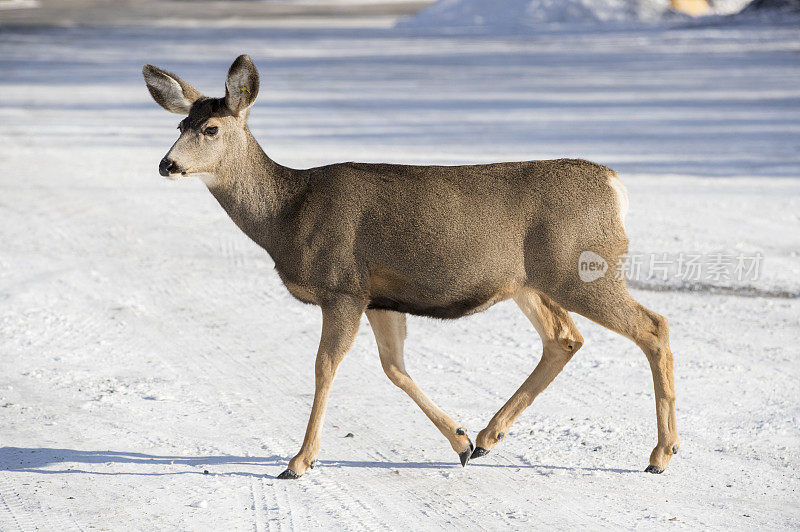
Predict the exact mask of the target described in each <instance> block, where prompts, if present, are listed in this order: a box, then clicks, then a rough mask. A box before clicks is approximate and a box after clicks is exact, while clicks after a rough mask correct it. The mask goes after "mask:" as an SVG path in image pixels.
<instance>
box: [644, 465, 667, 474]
mask: <svg viewBox="0 0 800 532" xmlns="http://www.w3.org/2000/svg"><path fill="white" fill-rule="evenodd" d="M644 472H645V473H653V474H655V475H660V474H661V473H663V472H664V470H663V469H661V468H660V467H658V466H654V465H652V464H651V465H649V466H647V468H646V469H645V470H644Z"/></svg>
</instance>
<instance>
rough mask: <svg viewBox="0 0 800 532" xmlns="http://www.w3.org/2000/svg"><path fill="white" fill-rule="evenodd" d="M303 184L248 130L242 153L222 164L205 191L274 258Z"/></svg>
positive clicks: (296, 173)
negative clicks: (270, 155) (286, 216)
mask: <svg viewBox="0 0 800 532" xmlns="http://www.w3.org/2000/svg"><path fill="white" fill-rule="evenodd" d="M304 187H305V184H304V183H303V182H302V180H301V179H300V177H299V176H298V172H297V171H296V170H292V169H291V168H287V167H285V166H281V165H279V164H278V163H276V162H275V161H273V160H272V159H270V158H269V157H268V156H267V154H266V153H264V150H262V149H261V146H259V144H258V142H257V141H256V140H255V138H253V136H252V135H251V134H250V132H249V131H248V133H247V149H246V151H245V153H243V154H240V155H239V156H237V157H235V158H232V159H231V160H230V161H228V162H227V163H224V164H223V165H221V167H220V169H219V170H218V175H216V179H215V180H214V183H212V184H209V185H208V188H209V190H210V191H211V193H212V194H213V195H214V197H215V198H216V199H217V201H218V202H219V204H220V205H221V206H222V208H223V209H225V211H226V212H227V213H228V216H230V217H231V219H232V220H233V221H234V223H236V225H238V226H239V228H240V229H241V230H242V231H244V233H245V234H246V235H247V236H249V237H250V238H251V239H252V240H253V241H255V242H256V243H257V244H258V245H260V246H261V247H263V248H264V249H266V250H267V252H269V253H270V255H272V256H273V258H274V257H275V253H276V251H277V250H278V248H279V243H280V242H282V241H283V240H284V238H283V235H282V233H283V231H284V230H285V227H284V224H282V223H281V219H282V218H285V215H286V210H287V209H289V208H290V205H291V204H292V203H293V200H294V198H295V197H296V196H297V195H298V194H300V193H301V192H302V190H303V189H304Z"/></svg>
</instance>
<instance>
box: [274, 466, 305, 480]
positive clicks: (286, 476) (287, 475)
mask: <svg viewBox="0 0 800 532" xmlns="http://www.w3.org/2000/svg"><path fill="white" fill-rule="evenodd" d="M278 478H279V479H281V480H294V479H296V478H300V475H298V474H297V473H295V472H294V471H292V470H291V469H288V468H287V469H286V471H284V472H283V473H281V474H280V475H278Z"/></svg>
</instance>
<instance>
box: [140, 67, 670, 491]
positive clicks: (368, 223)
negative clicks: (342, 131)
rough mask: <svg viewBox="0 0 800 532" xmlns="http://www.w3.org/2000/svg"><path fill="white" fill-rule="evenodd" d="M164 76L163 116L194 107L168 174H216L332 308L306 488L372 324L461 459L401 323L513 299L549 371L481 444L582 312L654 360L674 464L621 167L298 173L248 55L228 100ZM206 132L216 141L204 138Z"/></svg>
mask: <svg viewBox="0 0 800 532" xmlns="http://www.w3.org/2000/svg"><path fill="white" fill-rule="evenodd" d="M159 73H161V74H159ZM160 75H164V76H170V77H173V78H174V79H177V77H175V76H174V75H173V74H169V73H166V72H164V71H160V70H159V69H157V68H155V67H152V66H149V65H148V66H147V67H145V78H146V80H147V81H148V86H149V87H150V91H151V93H153V96H154V98H155V99H156V101H157V102H158V103H160V104H161V105H162V106H165V107H166V105H165V103H164V102H167V103H169V102H178V107H180V103H181V102H182V101H183V100H184V99H188V100H190V103H191V109H190V110H189V113H188V116H187V118H186V119H185V120H183V122H182V126H181V128H182V129H181V131H182V133H181V137H180V138H179V139H178V141H177V142H176V143H175V145H174V146H173V148H172V149H171V150H170V152H169V153H168V154H167V157H165V161H167V162H170V163H172V164H174V166H170V168H178V171H180V172H185V173H189V174H191V173H199V174H203V175H206V174H207V175H211V176H213V178H209V179H210V181H207V184H209V189H210V190H211V192H212V194H213V195H214V197H215V198H216V199H217V200H218V201H219V203H220V205H221V206H222V207H223V208H224V209H225V211H226V212H227V213H228V214H229V215H230V217H231V219H232V220H233V221H234V222H235V223H236V224H237V225H238V226H239V227H240V228H241V229H242V231H244V232H245V234H247V235H248V236H249V237H250V238H251V239H253V240H254V241H255V242H256V243H257V244H259V245H260V246H261V247H263V248H264V249H265V250H266V251H267V252H268V253H269V254H270V255H271V256H272V258H273V260H274V261H275V268H276V270H277V272H278V274H279V275H280V277H281V279H282V280H283V282H284V284H285V285H286V286H287V288H288V289H289V291H290V292H291V294H292V295H293V296H295V297H296V298H297V299H299V300H301V301H303V302H305V303H312V304H315V305H319V306H320V307H321V308H322V312H323V333H322V339H321V341H320V348H319V352H318V355H317V365H316V374H317V388H316V393H315V398H314V405H313V409H312V415H311V419H310V420H309V426H308V430H307V433H306V439H305V440H304V443H303V447H302V449H301V451H300V453H299V454H298V455H297V456H296V457H295V458H294V459H293V460H292V461H291V462H290V466H289V471H288V473H284V475H285V476H286V475H289V473H291V474H292V475H294V476H297V475H301V474H302V473H303V472H304V471H305V470H306V469H307V468H308V467H310V466H311V464H312V462H313V460H314V459H315V458H316V455H317V452H318V448H319V432H320V427H321V423H322V416H323V415H324V410H325V403H326V398H327V394H328V390H329V389H330V384H331V381H332V379H333V375H334V373H335V371H336V367H337V366H338V363H339V361H341V358H342V357H343V356H344V354H345V353H346V352H347V349H348V348H349V347H350V344H351V343H352V340H353V338H354V336H355V331H356V330H357V328H358V321H359V318H360V316H361V315H362V313H363V312H364V311H366V312H367V316H368V318H369V320H370V323H372V325H373V329H374V332H375V335H376V338H377V340H378V345H379V350H380V355H381V361H382V364H383V367H384V369H385V370H386V373H387V375H388V376H389V378H390V379H391V380H392V382H394V383H395V384H396V385H397V386H399V387H401V388H402V389H403V390H404V391H406V392H407V393H408V394H409V395H410V396H411V397H412V399H413V400H414V401H415V402H417V404H418V405H419V406H420V407H421V408H422V410H423V411H424V412H425V413H426V415H428V417H429V418H430V419H431V420H432V421H433V422H434V423H435V424H436V426H437V427H438V428H439V429H440V430H441V431H442V432H443V433H444V434H445V436H446V437H447V438H448V440H449V441H450V443H451V445H452V446H453V448H454V449H455V450H456V451H457V452H460V453H463V452H466V451H465V450H466V446H467V445H470V446H471V443H469V439H468V438H467V437H466V436H463V437H462V435H460V434H456V432H455V431H456V429H459V427H458V426H457V425H456V423H455V422H454V421H453V420H452V419H451V418H449V416H447V415H446V414H444V413H443V412H442V411H441V410H439V409H438V407H436V406H435V405H434V404H433V403H432V402H430V400H429V399H428V398H427V397H426V396H425V395H424V394H423V393H422V391H421V390H419V388H417V387H416V384H414V383H413V381H412V380H411V378H410V377H409V376H408V374H407V373H406V372H405V367H404V365H403V363H402V343H403V342H402V339H403V338H405V319H404V315H403V313H409V314H416V315H421V316H430V317H435V318H458V317H461V316H465V315H467V314H471V313H473V312H478V311H481V310H484V309H486V308H488V307H489V306H491V305H492V304H494V303H496V302H498V301H502V300H505V299H508V298H511V297H513V298H514V299H515V300H516V302H517V303H518V304H519V305H520V307H521V308H522V309H523V311H524V312H525V314H526V315H527V316H528V318H529V319H530V320H531V322H532V323H533V325H534V326H535V328H536V329H537V331H538V332H539V334H540V335H541V337H542V342H543V346H544V350H543V354H542V360H541V361H540V363H539V365H538V366H537V367H536V369H535V370H534V372H533V373H532V374H531V376H530V377H529V378H528V380H527V381H525V383H524V384H523V385H522V387H520V389H519V390H518V391H517V392H516V393H515V394H514V396H513V397H512V398H511V399H509V401H508V403H506V405H505V406H504V407H503V408H501V410H500V411H498V413H497V414H496V415H495V416H494V418H493V419H492V421H491V422H490V423H489V425H488V426H487V428H486V429H484V430H483V431H481V433H480V434H479V435H478V439H477V444H478V446H479V447H482V448H483V449H484V450H485V451H488V450H489V449H491V448H492V447H493V446H494V445H495V444H496V443H497V441H498V440H499V438H498V434H499V433H505V432H507V430H508V428H509V427H510V426H511V423H513V421H514V420H515V419H516V417H517V416H518V415H519V414H520V413H521V412H522V411H523V410H524V409H525V408H526V407H527V406H528V405H530V403H531V402H532V401H533V399H534V398H535V397H536V395H537V394H538V393H540V392H541V391H542V390H543V389H544V388H545V387H546V386H547V385H548V384H549V383H550V382H551V381H552V380H553V378H555V376H556V375H557V374H558V372H560V371H561V368H563V366H564V364H566V362H567V361H568V360H569V358H570V357H571V356H572V355H573V354H574V353H575V351H577V349H578V348H579V347H580V346H581V344H582V343H583V339H582V338H581V336H580V334H579V333H578V332H577V330H576V329H575V325H574V324H573V323H572V320H571V319H570V318H569V314H568V311H572V312H578V313H580V314H583V315H584V316H587V317H588V318H590V319H592V320H594V321H596V322H598V323H600V324H601V325H604V326H606V327H609V328H610V329H612V330H615V331H617V332H619V333H621V334H623V335H625V336H627V337H629V338H631V339H633V340H634V341H635V342H636V343H637V344H639V345H640V347H642V349H643V350H644V351H645V353H646V354H647V357H648V360H650V363H651V367H652V369H653V376H654V383H655V386H656V397H657V414H658V434H659V445H658V447H656V449H655V450H654V451H653V455H651V466H653V467H655V468H657V469H663V468H664V467H666V463H667V462H668V461H669V457H670V456H671V454H672V452H673V450H675V451H677V433H676V430H675V415H674V387H673V381H672V355H671V353H670V351H669V344H668V338H667V336H668V333H667V326H666V320H665V319H664V318H662V317H660V316H658V315H657V314H654V313H652V312H650V311H649V310H647V309H644V307H641V306H640V305H638V303H636V302H635V301H633V300H632V299H631V298H630V296H629V295H628V292H627V290H626V288H625V284H624V281H621V280H617V279H616V278H615V276H616V273H617V272H616V268H617V259H618V257H619V256H620V255H622V254H624V253H625V252H626V250H627V237H626V236H625V231H624V228H623V227H622V224H621V221H620V217H621V213H620V212H619V204H620V203H619V202H618V197H617V194H618V191H619V187H620V186H621V185H616V188H615V186H612V185H611V184H610V179H611V178H612V177H615V176H616V174H614V172H613V171H612V170H611V169H609V168H607V167H605V166H602V165H599V164H595V163H592V162H588V161H583V160H577V159H558V160H553V161H527V162H512V163H498V164H486V165H471V166H410V165H399V164H365V163H352V162H349V163H339V164H332V165H326V166H321V167H318V168H311V169H307V170H295V169H290V168H287V167H284V166H281V165H279V164H277V163H275V162H274V161H272V160H271V159H270V158H269V157H267V155H266V154H265V153H264V152H263V151H262V150H261V148H260V147H259V146H258V143H257V142H256V140H255V139H254V138H253V136H252V135H251V133H250V131H249V129H248V128H247V115H248V113H249V107H250V105H252V103H253V101H254V100H255V95H256V94H257V92H258V75H257V72H256V71H255V67H254V66H253V65H252V62H250V60H249V58H247V57H246V56H242V57H240V58H238V59H237V60H236V62H235V63H234V64H233V66H232V67H231V71H230V72H229V75H228V82H227V83H226V97H225V98H223V99H210V98H204V97H202V96H199V93H197V94H195V93H196V91H194V92H192V91H193V90H194V89H191V90H188V91H187V90H186V89H185V86H187V84H185V82H183V81H180V80H178V83H179V86H180V87H181V88H182V89H183V93H182V94H180V93H178V94H162V93H160V92H159V90H160V88H164V87H166V88H167V90H177V89H174V87H175V86H176V85H175V84H169V83H163V82H162V81H163V80H161V78H159V77H158V76H160ZM189 87H190V86H189ZM248 89H249V90H248ZM237 90H238V91H240V93H236V92H235V91H237ZM209 127H217V128H218V130H219V132H218V133H216V134H214V135H209V134H208V131H209V130H208V128H209ZM585 250H590V251H593V252H594V253H597V254H598V255H600V256H602V257H603V258H604V259H605V260H606V261H607V262H608V264H609V266H610V271H609V272H607V274H606V275H605V276H604V277H602V278H601V279H598V280H596V281H593V282H591V283H586V282H583V281H581V279H580V278H579V275H578V273H579V272H578V257H579V255H580V254H581V252H582V251H585ZM401 337H402V338H401ZM289 476H291V475H289Z"/></svg>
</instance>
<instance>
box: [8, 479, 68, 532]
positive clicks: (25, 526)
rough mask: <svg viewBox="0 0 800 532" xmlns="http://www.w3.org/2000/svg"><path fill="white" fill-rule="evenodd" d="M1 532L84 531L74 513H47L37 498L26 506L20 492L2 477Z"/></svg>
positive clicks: (62, 511) (54, 511) (30, 500)
mask: <svg viewBox="0 0 800 532" xmlns="http://www.w3.org/2000/svg"><path fill="white" fill-rule="evenodd" d="M0 510H2V511H0V530H2V531H4V532H5V531H10V530H23V531H27V530H78V531H80V530H82V528H81V527H80V526H79V525H78V523H77V522H76V521H75V518H74V517H73V515H72V512H71V511H69V510H65V509H52V508H51V509H48V512H47V513H45V511H44V509H43V508H42V507H41V505H40V504H39V502H38V501H37V500H36V499H35V498H31V499H29V503H28V504H26V503H24V502H23V501H22V498H21V497H20V496H19V492H18V490H16V488H14V486H13V484H11V482H9V481H8V480H7V479H6V478H2V477H0Z"/></svg>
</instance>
